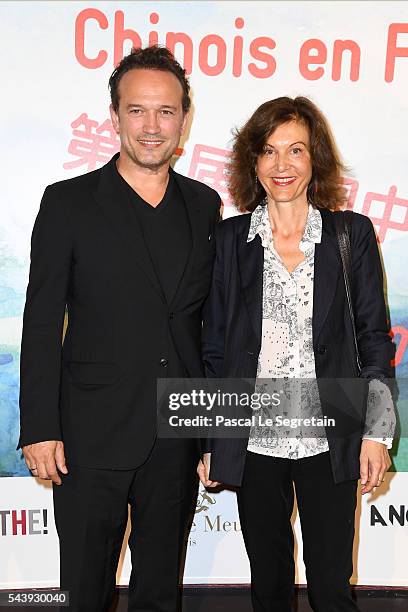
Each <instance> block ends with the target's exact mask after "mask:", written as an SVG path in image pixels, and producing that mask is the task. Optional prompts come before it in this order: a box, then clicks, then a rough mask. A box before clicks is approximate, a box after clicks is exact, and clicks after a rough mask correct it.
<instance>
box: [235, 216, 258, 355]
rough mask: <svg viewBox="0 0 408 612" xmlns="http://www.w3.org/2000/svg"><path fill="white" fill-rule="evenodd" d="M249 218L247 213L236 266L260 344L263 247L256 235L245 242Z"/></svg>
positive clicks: (239, 242)
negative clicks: (246, 224) (246, 223)
mask: <svg viewBox="0 0 408 612" xmlns="http://www.w3.org/2000/svg"><path fill="white" fill-rule="evenodd" d="M250 219H251V216H250V215H248V226H245V228H246V229H245V231H244V232H243V234H242V235H241V236H240V237H239V241H238V266H239V273H240V277H241V287H242V291H243V294H244V298H245V303H246V307H247V310H248V315H249V318H250V320H251V323H252V327H253V329H254V332H255V336H256V339H257V341H258V344H259V346H260V345H261V340H262V294H263V265H264V249H263V246H262V243H261V238H260V237H259V236H258V235H256V236H255V238H254V239H253V240H251V241H250V242H247V237H248V229H249V223H250Z"/></svg>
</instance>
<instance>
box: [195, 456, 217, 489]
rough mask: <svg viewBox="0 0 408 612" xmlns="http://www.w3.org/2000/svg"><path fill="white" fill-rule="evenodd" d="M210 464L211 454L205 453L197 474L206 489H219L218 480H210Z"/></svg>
mask: <svg viewBox="0 0 408 612" xmlns="http://www.w3.org/2000/svg"><path fill="white" fill-rule="evenodd" d="M210 463H211V453H204V455H203V461H201V459H200V461H199V464H198V466H197V474H198V476H199V477H200V480H201V482H202V484H203V485H204V486H205V487H218V486H219V484H220V483H219V482H217V481H216V480H210V479H209V475H210Z"/></svg>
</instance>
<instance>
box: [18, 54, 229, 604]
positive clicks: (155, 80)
mask: <svg viewBox="0 0 408 612" xmlns="http://www.w3.org/2000/svg"><path fill="white" fill-rule="evenodd" d="M109 85H110V90H111V98H112V104H111V117H112V122H113V125H114V128H115V130H116V131H117V133H118V134H119V137H120V141H121V149H120V154H119V155H116V156H114V157H113V159H112V160H111V161H110V162H109V163H108V164H106V166H104V167H103V168H102V169H100V170H96V171H94V172H91V173H88V174H85V175H83V176H80V177H77V178H74V179H70V180H67V181H62V182H59V183H56V184H54V185H51V186H49V187H47V189H46V190H45V193H44V196H43V200H42V203H41V208H40V212H39V214H38V217H37V219H36V222H35V226H34V230H33V236H32V250H31V269H30V281H29V286H28V290H27V301H26V307H25V313H24V328H23V340H22V349H21V397H20V404H21V435H20V442H19V447H21V448H22V449H23V453H24V456H25V459H26V462H27V465H28V467H29V468H30V470H31V471H32V473H33V475H35V476H38V477H40V478H44V479H51V480H52V481H53V490H54V510H55V521H56V526H57V531H58V535H59V538H60V558H61V589H63V590H68V591H69V592H70V609H71V610H75V611H79V610H84V611H85V610H86V611H87V612H92V611H95V612H101V611H103V610H107V609H108V608H109V605H110V602H111V600H112V595H113V591H114V588H115V572H116V567H117V562H118V558H119V553H120V549H121V545H122V540H123V535H124V532H125V528H126V523H127V517H128V503H129V504H130V507H131V521H132V532H131V535H130V539H129V546H130V549H131V557H132V575H131V578H130V588H129V610H138V611H139V612H142V611H143V612H147V611H153V610H155V611H157V612H158V611H160V612H174V610H176V608H177V605H178V579H179V568H180V562H181V558H182V556H183V549H184V546H183V544H184V540H185V531H186V526H187V525H188V519H189V515H190V513H191V510H192V508H193V506H194V501H195V498H194V496H195V494H196V490H197V479H196V475H195V469H196V464H197V461H198V458H199V448H198V444H197V441H196V440H164V439H157V438H156V380H157V378H163V377H182V376H194V377H200V376H202V375H203V372H202V364H201V358H200V333H201V307H202V303H203V300H204V299H205V297H206V295H207V293H208V290H209V285H210V279H211V270H212V263H213V256H214V248H213V241H212V240H211V236H212V234H213V231H214V227H215V224H216V223H217V221H218V217H219V206H220V198H219V196H218V194H217V193H216V192H215V191H213V190H212V189H210V188H209V187H207V186H205V185H203V184H201V183H198V182H196V181H193V180H191V179H188V178H185V177H182V176H180V175H179V174H177V173H176V172H174V171H173V170H172V169H171V168H170V165H169V164H170V160H171V157H172V156H173V155H174V152H175V150H176V148H177V146H178V143H179V139H180V137H181V135H182V133H183V131H184V129H185V127H186V124H187V119H188V111H189V108H190V97H189V84H188V81H187V79H186V77H185V71H184V70H183V69H182V68H181V66H180V65H179V64H178V63H177V62H176V61H175V59H174V57H173V56H172V54H171V53H170V52H169V51H168V50H167V49H162V48H159V47H148V48H146V49H138V50H135V49H134V50H133V51H132V53H131V54H130V55H128V56H127V57H125V58H124V59H123V60H122V62H121V63H120V64H119V65H118V66H117V67H116V69H115V70H114V72H113V74H112V76H111V78H110V81H109ZM66 307H67V310H68V328H67V331H66V335H65V340H64V343H63V345H61V344H62V343H61V337H62V328H63V320H64V313H65V310H66Z"/></svg>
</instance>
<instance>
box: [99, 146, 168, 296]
mask: <svg viewBox="0 0 408 612" xmlns="http://www.w3.org/2000/svg"><path fill="white" fill-rule="evenodd" d="M117 158H118V155H114V157H113V158H112V159H111V161H110V162H109V163H108V164H106V165H105V166H104V167H103V168H102V169H101V175H100V180H99V184H98V187H97V190H96V192H95V199H96V201H97V203H98V205H99V207H100V208H101V210H102V212H103V214H104V216H105V217H106V219H107V220H108V222H109V225H110V226H111V228H112V230H113V231H114V232H115V233H116V235H117V236H118V238H119V244H120V248H121V249H122V251H123V254H124V256H125V258H126V260H127V261H128V262H129V263H130V265H131V267H132V268H133V266H134V265H137V266H138V267H139V268H140V269H141V270H142V271H143V273H144V274H145V275H146V277H147V278H148V279H149V281H150V283H151V285H152V287H153V289H154V290H155V291H156V292H157V294H158V295H159V296H160V298H161V299H162V300H163V301H165V298H164V294H163V290H162V288H161V286H160V283H159V281H158V278H157V275H156V273H155V271H154V267H153V263H152V260H151V257H150V254H149V252H148V250H147V248H146V244H145V240H144V237H143V233H142V230H141V227H140V224H139V221H138V219H137V214H136V212H135V211H134V210H132V205H131V202H130V201H129V197H128V194H127V193H126V189H125V186H124V185H123V186H122V185H121V184H120V180H119V177H115V175H114V173H115V172H116V168H115V167H114V166H113V164H116V160H117Z"/></svg>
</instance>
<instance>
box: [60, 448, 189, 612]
mask: <svg viewBox="0 0 408 612" xmlns="http://www.w3.org/2000/svg"><path fill="white" fill-rule="evenodd" d="M198 459H199V446H198V440H165V439H158V440H157V441H156V443H155V445H154V448H153V450H152V452H151V454H150V456H149V458H148V460H147V461H146V462H145V463H144V464H143V465H142V466H141V467H139V468H138V469H135V470H123V471H118V470H96V469H89V468H83V467H77V466H68V470H69V473H68V474H67V475H66V476H64V475H62V485H61V486H59V487H58V486H55V485H54V487H53V491H54V513H55V522H56V527H57V531H58V536H59V540H60V587H61V590H66V591H69V594H70V607H69V610H71V612H79V611H81V612H105V611H106V610H108V609H109V606H110V604H111V602H112V598H113V594H114V589H115V574H116V569H117V564H118V559H119V555H120V550H121V546H122V541H123V536H124V533H125V529H126V524H127V519H128V503H129V504H130V508H131V523H132V529H131V534H130V537H129V547H130V551H131V560H132V573H131V577H130V583H129V608H128V609H129V611H132V612H136V611H137V612H153V611H154V612H175V611H176V610H178V609H179V605H180V601H179V600H180V597H179V588H178V584H179V579H180V567H181V565H182V562H183V560H184V559H183V557H184V552H185V542H186V538H187V536H188V528H189V526H190V521H191V519H192V516H193V511H194V507H195V502H196V497H197V488H198V479H197V475H196V468H197V462H198ZM66 609H67V608H61V610H66Z"/></svg>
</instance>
